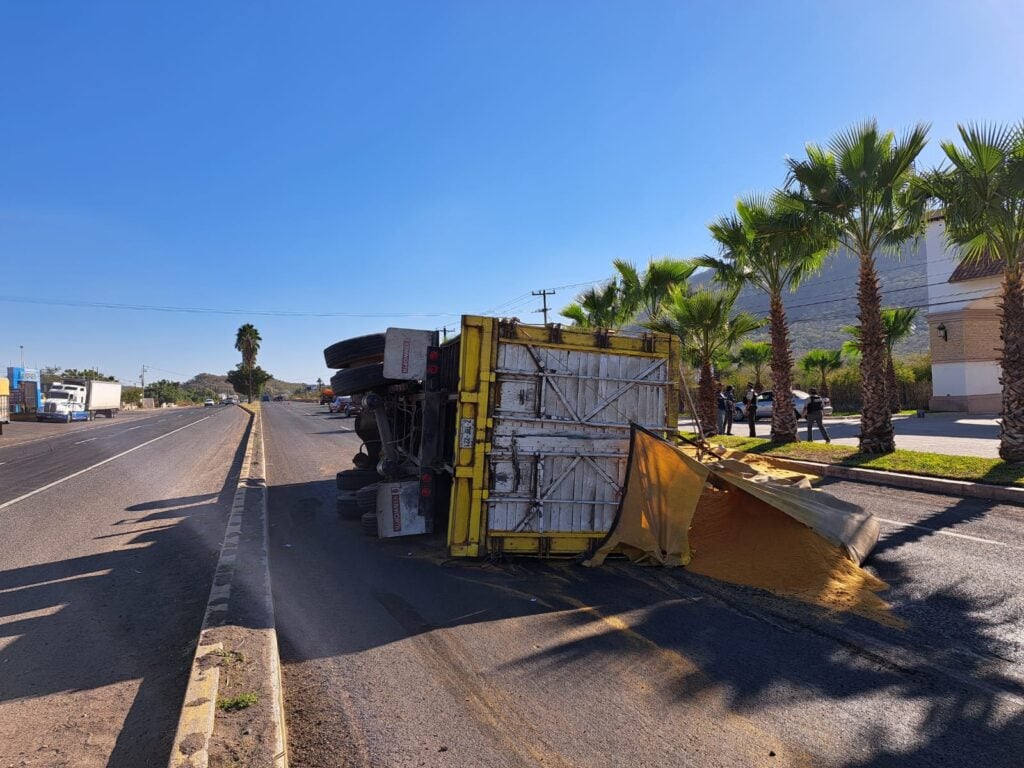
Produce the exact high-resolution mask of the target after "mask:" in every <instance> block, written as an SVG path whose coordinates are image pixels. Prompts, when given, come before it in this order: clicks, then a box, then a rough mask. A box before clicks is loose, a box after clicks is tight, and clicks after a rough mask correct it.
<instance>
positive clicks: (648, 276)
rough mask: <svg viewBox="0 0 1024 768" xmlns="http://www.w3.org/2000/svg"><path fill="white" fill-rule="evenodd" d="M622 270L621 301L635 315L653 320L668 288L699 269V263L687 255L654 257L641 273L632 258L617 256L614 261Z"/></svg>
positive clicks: (636, 317)
mask: <svg viewBox="0 0 1024 768" xmlns="http://www.w3.org/2000/svg"><path fill="white" fill-rule="evenodd" d="M612 263H613V264H614V265H615V271H616V272H618V273H619V274H618V286H619V294H620V296H621V300H620V303H621V305H622V307H623V310H624V311H625V312H628V313H629V314H631V315H632V316H633V317H632V319H639V320H649V319H650V318H652V317H656V316H657V314H658V312H659V310H660V309H661V303H662V302H663V301H664V300H665V299H666V298H667V297H668V289H669V288H671V287H672V286H673V285H680V284H682V283H685V282H686V281H687V280H689V279H690V276H691V275H692V274H693V273H694V272H695V271H696V270H697V264H696V263H694V262H693V261H689V260H686V259H673V258H670V257H668V256H665V257H663V258H660V259H651V260H650V261H649V262H648V263H647V268H646V269H645V270H644V271H643V272H642V273H641V272H640V270H639V269H638V268H637V267H636V265H635V264H633V263H632V262H630V261H626V260H625V259H616V260H615V261H613V262H612Z"/></svg>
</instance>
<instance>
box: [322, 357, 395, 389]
mask: <svg viewBox="0 0 1024 768" xmlns="http://www.w3.org/2000/svg"><path fill="white" fill-rule="evenodd" d="M398 383H400V382H399V380H398V379H386V378H384V363H371V364H370V365H361V366H359V367H358V368H345V369H343V370H340V371H338V372H337V373H336V374H334V375H333V376H331V389H332V390H333V391H334V394H336V395H358V394H360V393H362V392H369V391H370V390H371V389H378V388H380V387H386V386H387V385H388V384H398Z"/></svg>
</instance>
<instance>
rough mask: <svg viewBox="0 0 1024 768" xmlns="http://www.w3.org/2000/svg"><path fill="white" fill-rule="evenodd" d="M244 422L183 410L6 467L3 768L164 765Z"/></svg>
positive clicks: (0, 583) (114, 427)
mask: <svg viewBox="0 0 1024 768" xmlns="http://www.w3.org/2000/svg"><path fill="white" fill-rule="evenodd" d="M247 423H248V417H247V414H245V412H244V411H242V410H241V409H238V408H233V407H232V408H227V407H225V408H219V409H209V408H208V409H205V411H204V410H203V409H182V410H181V411H174V412H170V413H168V414H167V415H166V417H162V418H159V419H158V418H150V419H141V420H139V421H137V422H136V423H128V424H123V423H120V422H118V421H117V420H115V423H114V424H111V425H110V426H109V427H106V426H105V427H103V428H99V429H95V430H91V431H90V432H88V433H86V434H87V435H88V436H90V437H91V436H95V437H96V438H97V439H96V440H95V441H91V442H88V443H83V444H80V445H75V444H74V443H75V440H71V439H69V438H70V437H72V436H68V437H62V438H57V439H54V440H46V441H41V442H38V443H34V444H29V445H25V446H23V447H22V449H20V450H19V449H17V447H15V448H14V449H11V450H6V451H5V452H3V453H2V454H0V460H2V461H4V462H7V463H6V464H4V465H3V466H0V532H2V536H0V765H2V766H7V765H16V766H38V767H39V768H43V767H44V766H45V768H50V767H51V766H75V768H78V767H79V766H81V767H83V768H92V766H96V767H97V768H98V767H99V766H108V767H110V768H137V767H138V766H155V765H163V764H165V761H166V759H167V756H168V754H169V750H170V745H171V740H172V738H173V733H174V728H175V726H176V724H177V715H178V710H179V707H180V705H181V699H182V696H183V695H184V689H185V684H186V681H187V674H188V669H189V666H190V662H191V653H192V651H193V650H194V645H195V640H196V637H197V635H198V631H199V627H200V624H201V622H202V616H203V611H204V609H205V606H206V598H207V596H208V594H209V589H210V584H211V579H212V574H213V570H214V568H215V565H216V556H217V553H218V551H219V546H220V542H221V540H222V538H223V535H224V526H225V524H226V520H227V515H228V513H229V510H230V505H231V500H232V498H233V494H234V487H235V483H236V482H237V476H238V472H239V469H240V466H241V449H242V448H243V443H242V439H243V436H244V434H245V427H246V425H247ZM131 427H138V428H137V429H132V428H131ZM77 437H78V439H82V436H77ZM23 451H24V453H23ZM115 457H116V458H115ZM101 462H105V463H101ZM41 465H43V466H45V471H38V469H39V467H40V466H41ZM83 470H84V471H83ZM55 482H56V484H55V485H54V484H53V483H55ZM48 485H49V486H50V487H48V488H47V487H46V486H48ZM15 486H16V487H15ZM42 488H45V490H40V489H42ZM33 491H39V492H37V493H32V492H33ZM26 494H31V495H26ZM19 497H22V498H21V500H16V499H18V498H19ZM12 502H13V503H12Z"/></svg>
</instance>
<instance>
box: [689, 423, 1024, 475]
mask: <svg viewBox="0 0 1024 768" xmlns="http://www.w3.org/2000/svg"><path fill="white" fill-rule="evenodd" d="M686 436H687V437H689V438H690V439H693V438H694V437H695V435H692V434H688V435H686ZM709 442H710V443H711V444H712V445H718V444H719V443H720V444H722V445H724V446H725V447H726V448H731V449H733V450H737V451H744V452H746V453H754V454H762V455H765V456H778V457H779V458H784V459H797V460H799V461H816V462H819V463H821V464H837V465H841V466H844V467H861V468H864V469H878V470H882V471H885V472H901V473H903V474H907V475H925V476H927V477H943V478H947V479H950V480H969V481H971V482H975V483H991V484H992V485H1022V486H1024V465H1020V464H1008V463H1007V462H1005V461H1003V460H1002V459H986V458H982V457H979V456H948V455H946V454H943V453H925V452H923V451H901V450H897V451H895V452H894V453H887V454H884V455H881V456H875V455H869V454H862V453H858V451H857V449H856V448H855V447H853V446H849V445H827V444H825V443H823V442H815V443H809V442H806V441H803V442H799V443H787V444H784V445H773V444H772V442H771V440H766V439H763V438H759V437H737V436H735V435H733V436H729V435H720V436H717V437H713V438H711V439H710V441H709Z"/></svg>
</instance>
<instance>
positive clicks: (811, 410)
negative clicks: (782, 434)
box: [803, 389, 832, 443]
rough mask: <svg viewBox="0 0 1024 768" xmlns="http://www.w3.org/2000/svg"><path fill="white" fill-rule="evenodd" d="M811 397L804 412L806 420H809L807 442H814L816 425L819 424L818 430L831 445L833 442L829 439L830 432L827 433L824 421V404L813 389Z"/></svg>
mask: <svg viewBox="0 0 1024 768" xmlns="http://www.w3.org/2000/svg"><path fill="white" fill-rule="evenodd" d="M810 395H811V396H810V398H808V400H807V405H805V406H804V412H803V415H804V418H806V419H807V440H808V442H811V443H813V442H814V425H815V424H817V425H818V429H819V430H820V431H821V436H822V437H824V438H825V442H826V443H831V442H832V440H831V439H830V438H829V436H828V432H826V431H825V422H824V421H823V420H822V419H823V417H824V413H823V410H822V409H823V407H824V402H823V401H822V399H821V398H820V397H818V390H816V389H812V390H811V392H810Z"/></svg>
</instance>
